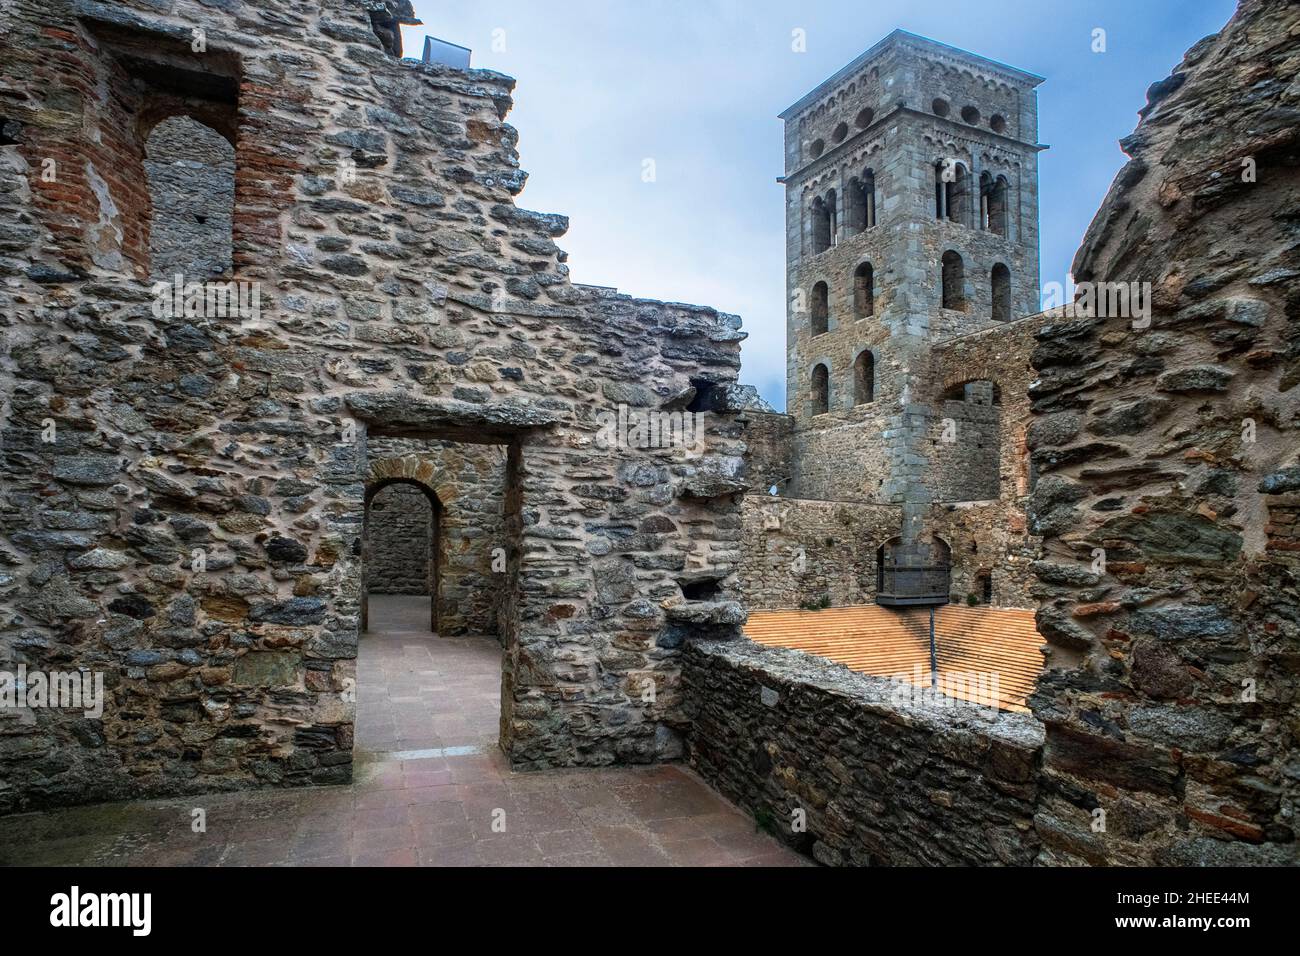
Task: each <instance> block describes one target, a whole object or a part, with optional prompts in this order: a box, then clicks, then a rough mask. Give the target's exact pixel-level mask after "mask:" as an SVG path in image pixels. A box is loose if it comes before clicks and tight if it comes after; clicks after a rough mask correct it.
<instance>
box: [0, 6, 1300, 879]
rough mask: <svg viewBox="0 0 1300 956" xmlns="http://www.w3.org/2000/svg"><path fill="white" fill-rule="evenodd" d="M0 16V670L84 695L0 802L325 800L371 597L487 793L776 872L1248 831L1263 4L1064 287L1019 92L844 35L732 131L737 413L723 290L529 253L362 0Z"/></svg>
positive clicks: (56, 720)
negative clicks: (462, 736)
mask: <svg viewBox="0 0 1300 956" xmlns="http://www.w3.org/2000/svg"><path fill="white" fill-rule="evenodd" d="M0 18H3V22H4V26H5V29H4V30H3V32H0V317H2V318H3V324H2V325H0V335H2V336H3V340H4V351H3V357H2V358H0V363H2V364H0V400H2V401H3V419H2V421H0V429H2V430H0V483H2V487H0V611H2V612H3V616H2V618H0V672H4V673H6V674H15V673H18V672H19V670H20V668H21V669H22V670H23V671H24V672H28V673H38V672H39V673H42V674H55V673H65V674H87V675H99V676H100V677H102V681H103V687H104V698H103V707H102V713H100V714H98V715H90V714H88V713H87V712H85V710H84V709H71V708H67V707H64V708H60V707H53V706H25V707H24V706H6V707H0V816H3V817H5V818H7V819H15V820H17V819H20V818H19V817H17V816H13V815H18V814H30V813H34V812H38V811H39V812H45V811H54V812H71V811H66V810H60V809H59V808H64V807H73V806H76V805H82V804H99V803H104V802H108V801H125V800H130V801H140V800H159V799H167V798H180V797H195V796H198V795H206V794H214V793H223V792H231V791H235V792H238V796H239V797H240V798H241V799H250V800H251V799H255V798H257V797H258V795H260V794H263V793H265V792H268V791H274V792H281V791H284V792H288V791H302V790H304V789H305V788H326V789H332V790H342V789H344V788H347V787H349V786H353V785H355V784H354V781H356V780H358V779H359V778H361V777H364V776H365V774H368V773H373V772H375V771H374V766H375V765H376V764H377V763H379V762H381V761H380V757H382V755H383V754H384V753H390V754H391V753H409V751H410V747H409V746H407V745H406V744H404V742H403V741H404V738H403V736H402V734H401V733H400V732H399V731H400V727H399V728H398V729H397V730H394V731H393V733H392V739H391V740H390V741H387V742H386V743H384V744H383V745H382V746H379V745H377V746H376V747H375V748H371V747H370V746H369V745H368V744H366V743H365V742H363V741H360V740H359V734H361V733H362V732H363V731H362V729H361V727H362V724H364V722H365V721H364V717H362V718H359V716H358V715H359V713H360V714H362V715H364V714H365V712H366V708H367V707H371V706H374V702H373V700H367V694H368V693H370V692H371V690H372V689H373V688H374V687H375V684H374V682H375V681H377V680H381V679H382V675H380V676H376V675H379V672H380V670H381V669H380V668H378V666H377V665H376V667H374V668H372V669H371V670H370V671H367V654H368V653H370V652H371V651H370V650H368V649H373V648H376V647H378V646H379V644H378V642H380V641H381V640H382V639H383V638H382V635H381V632H382V631H383V630H384V628H385V627H388V626H389V625H388V624H386V623H379V622H383V621H391V617H389V616H386V615H391V614H392V613H394V612H393V611H392V609H393V608H396V607H401V608H407V609H414V611H412V612H411V613H413V614H414V615H415V617H414V618H411V620H415V621H416V623H415V624H413V625H412V624H409V623H407V624H403V625H402V626H403V627H404V628H409V627H414V628H415V629H416V630H415V631H411V630H405V631H403V632H402V637H401V645H402V647H403V648H412V647H415V648H419V653H420V654H421V655H427V654H432V655H433V659H434V660H435V665H434V669H436V666H437V665H436V660H437V655H438V653H440V651H439V650H438V648H439V647H446V648H453V649H455V650H454V653H456V654H461V653H467V652H466V651H465V648H469V647H471V646H472V647H478V648H480V649H482V648H484V647H488V648H489V652H488V656H489V657H490V658H491V659H492V660H493V661H495V660H496V659H497V658H499V659H500V668H499V679H500V694H499V706H498V705H497V704H496V703H495V701H493V702H491V706H492V708H493V712H494V713H498V712H499V733H497V734H496V739H495V740H494V741H493V742H492V743H491V744H489V745H487V749H489V750H494V749H495V748H498V747H499V752H500V754H502V755H504V756H503V758H502V759H504V760H505V761H508V767H507V768H506V771H507V772H509V773H513V774H527V773H537V774H545V773H548V772H551V771H554V770H556V769H559V768H607V767H626V766H630V765H646V764H669V765H683V766H688V767H690V768H691V772H692V773H693V774H694V775H697V776H698V779H700V780H702V781H703V782H704V783H706V784H708V786H710V787H712V788H714V789H715V790H716V791H717V793H718V794H721V795H722V796H723V797H725V798H727V799H728V800H730V801H731V802H732V803H734V804H735V805H736V806H737V807H739V808H740V809H741V810H743V811H744V812H745V813H747V814H749V815H750V816H752V817H753V818H755V819H758V820H760V821H761V820H770V821H775V824H774V825H773V826H772V827H771V828H770V829H771V830H772V832H773V833H774V834H775V835H776V836H777V838H778V839H779V840H780V841H782V842H783V843H785V844H786V845H788V846H789V847H792V848H793V849H794V850H797V851H799V852H800V853H802V854H803V855H804V856H805V857H810V858H812V859H814V860H816V861H819V862H821V863H824V864H830V865H841V864H843V865H881V864H984V865H1026V866H1028V865H1041V866H1055V865H1085V864H1091V865H1109V864H1148V865H1194V864H1195V865H1201V864H1227V863H1244V864H1281V863H1291V864H1294V863H1296V862H1297V861H1298V860H1300V857H1298V856H1297V850H1296V842H1295V816H1294V813H1295V810H1296V802H1297V791H1298V789H1300V788H1298V781H1300V756H1298V755H1297V751H1296V746H1295V745H1296V738H1297V736H1298V735H1300V721H1298V720H1297V711H1296V696H1297V690H1298V684H1300V677H1298V671H1297V666H1296V662H1297V661H1298V660H1300V653H1298V650H1300V648H1298V645H1297V642H1298V641H1300V601H1298V594H1297V573H1298V570H1300V565H1298V564H1297V560H1298V556H1300V457H1298V452H1300V444H1298V442H1297V426H1298V424H1300V422H1298V419H1297V415H1298V414H1300V397H1298V396H1300V389H1297V388H1296V386H1297V385H1298V384H1300V236H1298V234H1297V230H1298V229H1300V212H1298V210H1300V172H1298V170H1300V164H1298V156H1297V151H1298V150H1300V122H1297V118H1298V117H1300V87H1298V86H1297V84H1296V80H1295V78H1296V76H1297V75H1300V7H1298V6H1297V5H1296V4H1294V3H1287V2H1283V0H1242V2H1241V4H1240V7H1239V10H1238V12H1237V14H1236V16H1235V17H1234V18H1233V19H1232V21H1231V22H1230V23H1229V24H1228V25H1227V26H1226V27H1225V28H1224V30H1223V31H1222V32H1221V33H1220V34H1218V35H1216V36H1212V37H1208V38H1206V39H1205V40H1204V41H1202V42H1200V43H1198V44H1197V45H1196V46H1195V47H1193V48H1192V49H1191V50H1190V51H1188V53H1187V55H1186V57H1185V59H1184V61H1183V62H1182V64H1180V66H1179V67H1178V68H1177V69H1176V71H1175V72H1174V73H1173V74H1172V75H1171V76H1170V77H1169V78H1168V79H1165V80H1161V81H1160V82H1157V83H1155V84H1154V85H1153V86H1152V87H1151V90H1150V92H1149V94H1148V102H1147V104H1146V106H1145V107H1144V108H1143V109H1142V111H1141V121H1140V123H1139V125H1138V127H1137V129H1136V131H1135V132H1134V133H1133V134H1132V136H1130V137H1128V138H1127V139H1126V140H1124V141H1123V143H1122V146H1123V148H1124V151H1125V153H1126V154H1127V155H1128V156H1129V162H1128V163H1127V165H1126V166H1125V167H1124V169H1123V170H1122V171H1121V173H1120V174H1119V176H1118V177H1117V178H1116V180H1115V183H1114V185H1113V186H1112V188H1111V191H1110V194H1109V195H1108V196H1107V198H1106V200H1105V202H1104V204H1103V206H1102V208H1101V210H1100V211H1099V212H1098V214H1097V216H1096V218H1095V219H1094V221H1093V223H1092V226H1091V228H1090V229H1089V231H1088V234H1087V236H1086V238H1085V239H1084V242H1083V245H1082V247H1081V248H1080V250H1079V252H1078V255H1077V258H1076V260H1075V264H1074V278H1075V280H1076V281H1077V282H1078V283H1080V284H1081V286H1083V285H1087V286H1088V288H1089V290H1091V289H1092V288H1093V286H1092V285H1091V284H1092V283H1097V284H1099V285H1098V286H1097V287H1098V288H1108V289H1116V288H1122V289H1130V288H1131V289H1135V290H1149V291H1147V292H1146V293H1145V298H1143V296H1142V295H1141V294H1140V293H1139V294H1135V295H1134V296H1132V297H1131V298H1130V297H1127V295H1126V297H1125V298H1124V299H1123V301H1122V302H1119V303H1118V304H1119V306H1120V307H1119V308H1115V307H1114V306H1115V305H1116V301H1117V300H1116V299H1115V297H1114V296H1112V298H1111V300H1110V305H1111V307H1110V308H1107V305H1106V303H1105V300H1103V301H1102V304H1101V305H1098V304H1096V303H1095V302H1092V301H1089V302H1088V303H1085V306H1086V307H1076V306H1075V305H1073V304H1066V305H1063V306H1062V307H1061V308H1056V309H1052V310H1050V311H1047V312H1042V311H1040V287H1039V262H1038V255H1039V253H1038V249H1039V217H1040V210H1039V204H1038V153H1039V151H1040V150H1041V149H1043V148H1044V147H1043V146H1041V145H1040V144H1039V142H1038V112H1037V94H1036V89H1037V87H1038V86H1039V85H1040V84H1041V83H1043V82H1044V78H1043V77H1040V76H1036V75H1033V74H1031V73H1027V72H1025V71H1022V70H1019V69H1016V68H1014V67H1011V66H1008V65H1004V64H1001V63H997V62H995V61H992V60H989V59H987V58H984V57H981V56H978V55H975V54H972V53H968V52H966V51H962V50H959V49H955V48H953V47H950V46H946V45H944V44H941V43H937V42H935V41H932V40H929V39H925V38H922V37H918V36H915V35H913V34H910V33H906V32H903V31H895V32H894V33H891V34H890V35H888V36H887V37H885V38H884V39H882V40H881V41H880V42H879V43H877V44H876V45H875V46H873V47H871V48H870V49H869V50H867V51H866V52H865V53H863V54H862V55H861V56H859V57H858V58H856V59H855V60H854V61H853V62H852V63H850V64H848V65H847V66H845V67H844V68H843V69H842V70H840V71H839V72H837V73H836V74H834V75H833V76H831V77H830V78H829V79H828V80H826V81H825V82H824V83H822V84H821V85H819V86H818V87H817V88H816V89H814V90H812V91H811V92H809V93H808V94H807V95H806V96H804V97H803V98H802V99H800V100H799V101H798V102H796V103H795V104H794V105H792V106H791V107H789V108H788V109H787V110H785V111H784V112H783V113H782V114H781V119H782V120H783V122H784V130H785V137H784V144H785V155H784V164H783V170H782V176H781V179H780V182H781V185H782V188H783V189H784V195H785V213H786V263H785V266H786V277H787V292H788V301H787V327H786V346H787V360H788V365H787V399H786V410H785V411H784V412H777V411H775V410H773V409H772V408H771V407H769V406H767V405H766V404H765V403H764V402H763V401H762V400H761V399H760V398H759V397H758V395H757V393H756V392H755V390H754V389H753V388H751V387H748V386H742V385H740V384H739V372H740V367H741V343H742V340H743V339H744V338H745V336H746V333H745V332H743V331H742V330H741V320H740V318H739V317H737V316H735V315H729V314H726V313H722V312H719V311H717V310H715V309H712V308H709V307H706V306H695V305H685V304H680V303H666V302H658V301H652V300H646V299H638V298H633V297H630V296H626V295H622V294H619V293H617V292H616V291H614V290H610V289H606V288H601V287H594V286H586V285H582V284H578V283H575V282H573V281H572V280H571V279H570V276H569V270H568V266H567V256H566V254H565V252H564V251H563V250H562V249H561V247H560V246H559V244H558V242H557V240H559V239H560V238H561V237H562V236H563V235H564V233H565V231H566V229H567V227H568V221H567V220H566V218H565V217H564V216H562V215H557V214H554V213H547V212H534V211H529V210H526V209H523V208H520V207H519V206H518V205H516V202H515V197H516V196H518V195H519V193H520V192H521V191H522V190H523V188H524V185H525V182H526V179H527V174H526V173H525V172H524V171H523V170H521V169H520V166H519V159H518V153H517V149H516V146H517V143H518V138H519V136H520V135H521V133H520V132H518V131H516V130H515V129H514V128H513V127H512V126H510V125H509V124H508V123H507V122H506V117H507V115H508V113H509V111H510V109H511V105H512V101H511V95H512V91H513V89H514V80H512V79H511V78H509V77H506V76H503V75H501V74H499V73H495V72H492V71H488V70H480V69H469V68H462V67H458V66H452V65H447V64H442V63H438V62H434V61H431V60H426V61H423V62H421V61H416V60H412V59H402V55H403V49H402V37H401V33H402V31H401V28H402V26H403V25H408V26H409V25H414V24H415V23H417V22H418V21H416V20H415V17H414V13H413V10H412V8H411V4H410V3H408V2H403V0H276V2H268V3H257V4H254V3H248V2H240V0H229V2H225V0H223V2H220V3H217V2H211V0H119V2H100V0H42V2H37V0H8V2H4V3H0ZM1134 105H1135V106H1136V105H1137V104H1134ZM527 134H528V131H527V130H523V131H522V135H524V136H526V135H527ZM1070 148H1081V147H1079V146H1078V145H1077V144H1076V145H1075V146H1073V147H1070ZM776 160H777V157H773V161H774V162H775V161H776ZM1048 214H1050V212H1049V213H1048ZM771 267H772V268H773V269H776V268H778V267H779V264H778V263H775V262H773V263H772V264H771ZM404 613H405V612H404ZM426 625H427V627H426ZM417 632H418V633H417ZM448 653H452V651H448ZM399 656H400V655H399ZM377 659H378V658H376V660H377ZM421 659H422V660H423V659H424V658H423V657H422V658H421ZM846 665H847V666H846ZM913 665H915V666H916V668H917V676H916V677H915V678H914V679H912V680H910V681H909V680H906V679H904V680H898V679H894V678H896V677H897V676H898V675H899V674H900V673H903V674H906V672H909V671H910V670H911V669H912V667H913ZM387 666H388V665H387V664H385V667H387ZM394 666H400V665H394ZM384 673H387V671H385V672H384ZM429 673H432V671H429ZM990 675H992V676H994V677H995V678H997V679H998V680H997V681H996V684H997V685H999V686H998V687H996V688H995V690H994V691H993V696H992V699H990V700H983V701H981V700H979V699H977V698H979V697H980V696H981V695H982V694H983V693H984V691H983V690H981V689H980V687H982V685H980V684H979V681H982V680H983V679H984V678H987V677H989V676H990ZM968 676H969V677H970V682H969V683H965V681H966V678H967V677H968ZM489 677H490V678H491V680H492V682H493V686H495V679H496V675H495V673H494V674H492V675H489ZM959 684H960V687H959V686H958V685H959ZM403 686H404V687H405V685H403ZM954 688H956V689H954ZM15 689H22V688H16V685H14V684H13V682H12V681H11V687H10V690H11V691H13V690H15ZM900 691H903V692H902V693H900ZM403 693H405V694H406V696H402V695H400V694H394V695H393V697H394V699H396V700H397V701H398V704H397V706H398V707H399V708H405V710H403V713H407V714H415V715H416V716H418V712H419V710H420V708H421V706H422V702H421V700H420V699H419V694H420V693H422V691H421V690H420V684H419V682H418V681H416V683H415V684H413V685H412V689H411V690H410V692H409V693H407V692H406V691H404V692H403ZM29 703H30V701H29ZM424 703H426V704H427V703H429V702H428V701H426V702H424ZM981 704H982V705H983V706H981ZM443 709H444V710H446V709H447V708H446V707H445V702H444V707H443ZM443 719H444V718H443V716H440V717H439V720H443ZM399 723H400V721H399ZM446 726H449V727H458V726H460V725H459V724H458V723H457V718H456V716H455V715H454V714H453V715H451V716H450V717H447V718H446ZM493 729H496V728H493ZM443 743H444V744H446V745H447V746H446V747H443V748H442V749H441V750H439V754H440V759H441V755H443V751H444V750H446V751H447V752H448V753H454V751H455V750H456V748H455V747H454V746H451V745H453V744H456V743H458V741H456V740H452V739H447V740H445V741H443ZM390 744H391V746H390ZM372 750H374V751H376V752H377V753H378V752H382V753H379V756H375V754H374V753H371V751H372ZM701 789H702V790H703V789H707V788H704V787H702V788H701ZM796 813H802V814H803V815H804V818H806V827H804V828H802V829H791V828H790V827H788V826H786V825H785V821H788V820H790V819H791V816H792V814H796ZM1098 820H1103V821H1104V824H1103V825H1102V826H1100V827H1098V825H1097V821H1098ZM3 832H5V831H4V828H3V820H0V833H3ZM787 852H788V851H787Z"/></svg>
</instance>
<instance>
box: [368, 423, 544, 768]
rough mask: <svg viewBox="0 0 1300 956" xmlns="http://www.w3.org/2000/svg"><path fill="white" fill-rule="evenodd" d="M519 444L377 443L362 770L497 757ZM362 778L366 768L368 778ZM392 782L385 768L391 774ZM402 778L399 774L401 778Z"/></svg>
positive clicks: (372, 457) (371, 450)
mask: <svg viewBox="0 0 1300 956" xmlns="http://www.w3.org/2000/svg"><path fill="white" fill-rule="evenodd" d="M519 454H520V453H519V451H518V449H517V448H514V447H513V446H506V445H504V444H479V443H473V442H462V441H453V440H448V439H445V438H441V437H410V436H406V435H395V436H386V435H383V434H380V435H375V434H373V433H372V434H371V435H370V436H369V437H368V440H367V459H368V470H367V476H366V482H365V498H364V502H365V510H364V517H363V523H362V534H361V593H360V605H361V607H360V610H361V637H360V646H359V649H358V660H357V685H358V686H357V691H358V693H357V729H356V749H357V752H358V762H359V765H360V766H361V767H362V768H364V767H367V766H369V767H371V768H392V767H393V765H394V764H396V763H400V764H401V765H402V766H403V767H406V766H407V765H408V764H409V763H410V762H412V761H415V762H418V763H419V764H420V765H421V766H422V767H425V768H427V769H428V771H429V772H430V773H441V772H443V771H444V770H450V769H451V766H450V765H449V764H447V761H449V760H452V761H462V762H463V761H464V760H470V759H473V760H482V761H491V760H500V759H503V758H501V757H500V756H499V751H498V736H499V725H500V719H501V695H502V671H503V666H502V664H503V648H505V646H506V643H507V636H508V635H507V630H508V625H507V624H506V623H505V622H506V621H507V620H508V614H509V607H510V603H511V595H512V594H513V593H514V588H515V579H516V577H517V570H518V552H519V547H518V545H517V543H516V542H517V539H518V535H519V529H520V526H519V523H518V521H517V520H511V515H510V512H511V509H512V508H514V509H517V504H518V495H507V489H508V487H509V486H510V483H511V481H512V480H515V479H514V476H515V475H516V474H517V472H518V468H517V467H516V463H517V456H518V455H519ZM362 772H363V773H364V772H366V771H365V770H364V769H363V770H362ZM385 772H386V771H385ZM403 772H404V771H403Z"/></svg>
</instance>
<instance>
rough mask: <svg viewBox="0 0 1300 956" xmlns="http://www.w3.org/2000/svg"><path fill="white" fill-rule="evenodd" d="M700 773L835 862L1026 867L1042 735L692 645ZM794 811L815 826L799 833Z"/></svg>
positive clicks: (732, 649) (765, 657)
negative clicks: (798, 812)
mask: <svg viewBox="0 0 1300 956" xmlns="http://www.w3.org/2000/svg"><path fill="white" fill-rule="evenodd" d="M682 678H683V681H684V682H685V685H686V698H687V709H688V712H689V713H690V715H691V720H692V723H691V732H690V736H689V738H688V751H689V754H690V761H691V766H692V767H694V768H695V769H696V770H697V771H698V772H699V773H700V774H701V776H703V777H704V779H705V780H707V781H709V783H711V784H712V785H713V786H715V787H717V788H718V789H719V790H721V791H722V792H723V793H724V794H726V795H727V796H728V797H730V798H731V799H732V800H734V801H735V802H736V803H737V804H739V805H740V806H741V807H742V808H743V809H745V810H746V811H748V812H750V813H752V814H754V816H755V818H756V819H757V820H758V821H759V822H760V823H761V824H766V825H767V826H768V827H769V828H770V829H771V831H772V832H773V833H775V834H777V835H778V836H779V837H780V838H781V839H782V840H784V841H786V842H787V843H789V844H791V845H792V846H795V847H797V848H799V849H801V850H803V851H804V852H807V853H810V854H811V855H812V856H813V857H814V858H815V859H817V860H819V861H821V862H822V863H826V864H828V865H841V864H844V865H860V866H871V865H900V866H915V865H942V866H950V865H999V864H1006V865H1020V866H1023V865H1028V864H1030V863H1032V862H1033V860H1034V857H1035V855H1036V854H1037V852H1038V840H1037V837H1036V836H1035V832H1034V824H1033V814H1034V804H1035V800H1036V798H1037V795H1038V786H1037V776H1038V761H1039V756H1040V750H1041V748H1042V740H1043V738H1042V728H1041V727H1040V726H1039V725H1038V724H1037V723H1036V722H1035V721H1034V720H1033V719H1032V718H1030V717H1029V716H1027V715H1024V714H1012V713H1003V712H994V713H996V714H997V715H996V717H992V716H991V715H990V712H988V711H984V710H978V709H973V708H968V707H961V706H939V704H938V703H936V701H935V700H933V699H931V698H928V696H927V697H923V698H921V699H919V700H916V699H913V698H912V697H911V695H910V694H909V695H906V699H904V700H902V701H900V700H899V698H898V695H897V693H896V690H897V688H898V686H899V685H896V684H894V683H892V682H890V681H888V680H885V679H882V678H878V677H870V676H867V675H865V674H857V673H854V672H852V671H850V670H848V669H847V668H846V667H843V666H842V665H839V664H833V663H831V662H830V661H826V660H823V659H821V658H816V657H811V656H809V655H806V654H803V653H801V652H799V651H791V650H786V649H785V648H766V647H762V646H760V645H757V644H754V643H752V642H749V641H733V642H726V643H720V642H701V643H695V644H692V645H691V646H690V648H689V649H688V652H687V654H686V658H685V666H684V668H683V672H682ZM796 811H803V816H804V818H805V820H806V828H805V829H803V830H796V829H795V828H794V823H795V820H796V815H795V812H796Z"/></svg>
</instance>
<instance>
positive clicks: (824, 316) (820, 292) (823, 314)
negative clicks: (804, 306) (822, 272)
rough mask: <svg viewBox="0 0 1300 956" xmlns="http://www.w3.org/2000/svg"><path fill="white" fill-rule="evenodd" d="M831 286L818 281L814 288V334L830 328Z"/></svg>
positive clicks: (819, 333)
mask: <svg viewBox="0 0 1300 956" xmlns="http://www.w3.org/2000/svg"><path fill="white" fill-rule="evenodd" d="M830 315H831V307H830V288H829V287H828V286H827V285H826V283H825V282H818V283H817V284H816V285H814V286H813V288H812V334H813V335H821V334H823V333H824V332H826V331H827V330H828V329H829V328H830Z"/></svg>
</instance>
